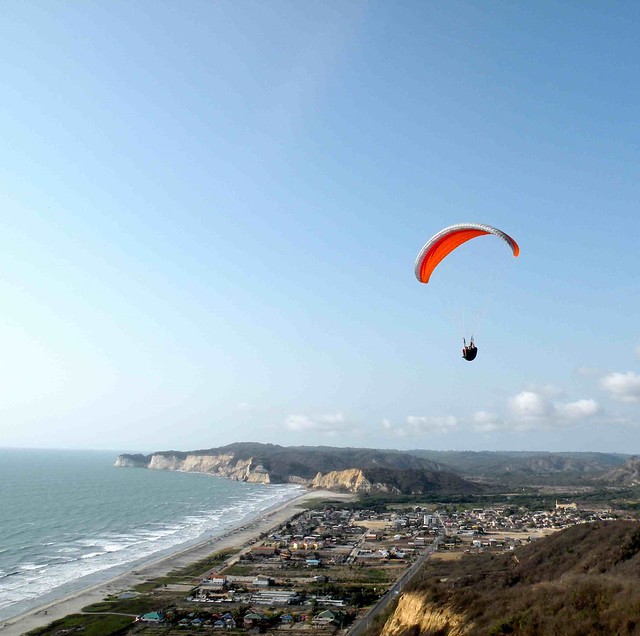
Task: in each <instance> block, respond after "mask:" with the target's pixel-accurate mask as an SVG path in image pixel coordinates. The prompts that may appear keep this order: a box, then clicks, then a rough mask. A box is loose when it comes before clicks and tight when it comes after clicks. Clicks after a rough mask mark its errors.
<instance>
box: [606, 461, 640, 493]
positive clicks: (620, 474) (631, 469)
mask: <svg viewBox="0 0 640 636" xmlns="http://www.w3.org/2000/svg"><path fill="white" fill-rule="evenodd" d="M600 481H603V482H604V483H606V484H610V485H612V486H638V485H640V457H635V456H634V457H630V458H629V460H628V461H627V462H625V463H624V464H623V465H622V466H618V467H617V468H614V469H613V470H610V471H609V472H607V473H605V474H604V475H603V476H602V477H601V478H600Z"/></svg>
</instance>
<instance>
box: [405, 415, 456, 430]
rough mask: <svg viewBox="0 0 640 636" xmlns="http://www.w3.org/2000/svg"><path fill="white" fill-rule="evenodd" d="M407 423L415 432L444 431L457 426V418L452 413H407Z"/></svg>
mask: <svg viewBox="0 0 640 636" xmlns="http://www.w3.org/2000/svg"><path fill="white" fill-rule="evenodd" d="M407 424H408V425H409V427H410V428H412V429H413V430H414V431H415V432H416V433H446V432H447V431H450V430H451V429H454V428H456V426H458V420H457V419H456V418H455V417H453V415H446V416H444V417H439V416H433V415H409V416H408V417H407Z"/></svg>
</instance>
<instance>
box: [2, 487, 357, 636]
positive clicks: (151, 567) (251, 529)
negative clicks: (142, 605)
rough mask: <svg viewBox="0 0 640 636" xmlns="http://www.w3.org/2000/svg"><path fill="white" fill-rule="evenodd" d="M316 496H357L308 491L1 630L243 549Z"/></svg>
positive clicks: (56, 615)
mask: <svg viewBox="0 0 640 636" xmlns="http://www.w3.org/2000/svg"><path fill="white" fill-rule="evenodd" d="M315 499H326V500H336V501H340V500H342V501H345V500H351V499H353V495H348V494H341V493H335V492H329V491H312V492H305V493H303V494H301V495H300V496H298V497H295V498H294V499H291V500H289V501H288V502H286V503H285V504H283V505H280V506H277V507H276V508H274V509H272V510H268V511H266V512H264V513H263V514H262V515H260V516H259V517H258V518H257V519H255V520H254V521H252V522H250V523H248V524H246V525H244V526H241V527H240V528H237V529H235V530H232V531H230V532H227V533H225V534H223V535H221V536H217V537H212V538H208V539H206V540H204V541H202V542H200V543H198V544H196V545H194V546H191V547H189V548H186V549H184V550H181V551H179V552H175V553H173V554H170V555H168V556H165V557H162V558H160V559H155V560H150V561H148V562H146V563H143V564H141V565H139V566H138V567H136V568H134V569H132V570H130V571H128V572H126V573H124V574H120V575H118V576H116V577H114V578H112V579H110V580H108V581H106V582H103V583H100V584H97V585H93V586H91V587H88V588H86V589H83V590H80V591H79V592H75V593H73V594H69V595H67V596H65V597H64V598H61V599H59V600H56V601H53V602H51V603H49V604H47V605H42V606H40V607H36V608H34V609H32V610H30V611H28V612H25V613H23V614H20V615H19V616H15V617H13V618H10V619H7V620H5V621H4V622H3V623H2V625H0V630H1V632H2V634H3V636H21V635H22V634H25V633H26V632H29V631H31V630H33V629H36V628H38V627H42V626H44V625H48V624H49V623H51V622H52V621H54V620H57V619H61V618H64V617H65V616H68V615H69V614H76V613H78V612H80V611H81V610H82V608H83V607H86V606H88V605H91V604H93V603H98V602H100V601H102V600H103V599H104V598H105V597H107V596H110V595H114V594H120V593H122V592H124V591H126V590H130V589H133V588H134V587H135V586H137V585H140V584H143V583H145V582H146V581H148V580H151V579H156V578H159V577H162V576H164V575H166V574H167V573H168V572H170V571H172V570H176V569H179V568H182V567H185V566H188V565H190V564H192V563H195V562H197V561H200V560H202V559H204V558H206V557H208V556H209V555H211V554H213V553H215V552H221V551H225V550H231V549H239V548H242V547H243V546H247V545H250V544H251V543H252V542H254V541H255V540H257V538H258V537H259V536H260V535H262V534H264V533H266V532H268V531H269V530H270V529H272V528H274V527H277V526H279V525H281V524H283V523H286V522H287V520H289V519H291V518H292V517H294V516H295V515H297V514H298V513H299V512H301V511H302V510H303V509H304V504H306V503H308V502H310V501H312V500H315Z"/></svg>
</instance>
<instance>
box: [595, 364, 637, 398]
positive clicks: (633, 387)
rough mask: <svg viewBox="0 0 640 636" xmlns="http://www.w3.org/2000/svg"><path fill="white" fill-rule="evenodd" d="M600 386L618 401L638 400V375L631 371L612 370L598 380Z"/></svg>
mask: <svg viewBox="0 0 640 636" xmlns="http://www.w3.org/2000/svg"><path fill="white" fill-rule="evenodd" d="M600 385H601V386H602V388H603V389H604V390H605V391H607V392H608V393H609V395H610V396H611V397H612V398H613V399H614V400H619V401H620V402H631V403H638V402H640V375H636V374H635V373H633V371H627V372H626V373H619V372H614V373H610V374H609V375H605V376H604V378H602V380H600Z"/></svg>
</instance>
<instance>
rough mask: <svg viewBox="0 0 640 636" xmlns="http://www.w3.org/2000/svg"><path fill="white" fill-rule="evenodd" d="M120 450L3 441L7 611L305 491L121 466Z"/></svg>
mask: <svg viewBox="0 0 640 636" xmlns="http://www.w3.org/2000/svg"><path fill="white" fill-rule="evenodd" d="M117 456H118V451H113V452H111V451H68V450H24V449H0V620H5V619H7V618H10V617H12V616H16V615H18V614H21V613H22V612H25V611H27V610H29V609H31V608H33V607H36V606H38V605H41V604H43V603H48V602H50V601H52V600H55V599H56V598H60V597H62V596H65V595H67V594H69V593H70V592H73V591H76V590H78V589H81V588H84V587H87V586H89V585H93V584H95V583H100V582H102V581H106V580H107V579H109V578H111V577H113V576H115V575H117V574H120V573H121V572H125V571H127V570H129V569H132V568H134V567H135V566H136V565H139V564H140V563H142V562H144V561H148V560H151V559H154V558H159V557H161V556H165V555H167V554H169V553H171V552H175V551H178V550H179V549H182V548H184V547H187V546H188V545H189V544H194V543H197V542H198V541H201V540H203V539H205V538H208V537H210V536H215V535H219V534H222V533H224V532H226V531H228V530H230V529H232V528H235V527H238V526H241V525H244V524H245V523H246V522H248V521H250V520H251V519H253V518H255V517H257V516H260V515H261V513H263V512H264V511H265V510H266V509H268V508H271V507H273V506H275V505H277V504H279V503H283V502H285V501H287V500H289V499H292V498H294V497H295V496H296V495H298V494H299V493H300V491H301V488H300V487H299V486H293V485H260V484H245V483H240V482H235V481H229V480H226V479H222V478H217V477H214V476H212V475H204V474H198V473H181V472H169V471H166V472H165V471H156V470H147V469H144V468H115V467H114V465H113V464H114V462H115V460H116V458H117Z"/></svg>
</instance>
